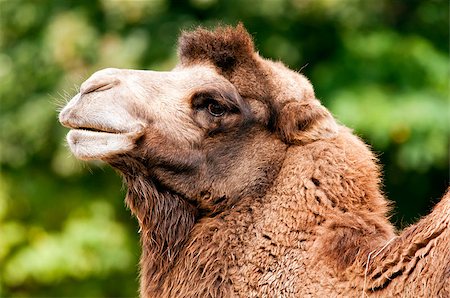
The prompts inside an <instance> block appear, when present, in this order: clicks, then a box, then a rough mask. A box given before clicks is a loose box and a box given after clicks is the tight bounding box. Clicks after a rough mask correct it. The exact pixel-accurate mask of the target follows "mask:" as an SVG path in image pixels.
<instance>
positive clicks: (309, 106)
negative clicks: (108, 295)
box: [60, 25, 450, 297]
mask: <svg viewBox="0 0 450 298" xmlns="http://www.w3.org/2000/svg"><path fill="white" fill-rule="evenodd" d="M179 56H180V64H179V65H178V66H177V67H176V69H175V70H174V73H177V72H179V71H185V72H188V73H189V72H190V71H191V72H192V73H191V74H192V75H195V74H197V72H202V73H205V74H206V75H205V76H203V78H208V80H209V81H208V82H205V85H207V87H208V88H209V89H207V91H205V89H204V87H205V86H203V85H202V82H182V85H180V86H182V87H183V88H185V86H191V85H192V86H197V87H192V88H194V89H195V88H198V90H196V89H195V90H194V91H192V90H191V89H192V88H191V87H189V88H191V89H189V88H187V87H186V88H187V89H186V90H190V91H189V92H190V93H189V94H186V95H181V99H178V100H179V101H178V102H179V103H180V104H183V107H180V109H179V110H176V109H174V110H173V111H175V112H176V114H174V115H172V117H178V116H176V115H181V116H183V117H184V118H182V119H183V120H180V119H175V120H177V121H173V119H166V118H161V117H160V118H161V119H159V118H158V121H161V122H164V121H166V122H167V123H166V122H164V123H163V124H164V125H160V126H158V125H155V119H154V118H152V117H155V116H151V115H152V113H149V112H148V111H149V110H146V109H150V110H151V109H152V104H155V102H154V101H153V102H152V100H155V99H154V98H153V97H154V94H153V93H152V92H157V94H158V96H160V97H161V98H160V100H161V101H164V103H166V102H167V103H168V102H171V103H172V104H173V103H174V102H176V101H174V100H173V99H170V100H171V101H169V100H166V99H165V98H164V96H167V97H169V96H173V95H171V94H172V93H170V92H169V91H170V90H168V91H167V90H166V91H167V92H165V89H164V88H167V89H169V87H165V86H166V85H165V83H164V80H163V79H161V78H160V76H158V75H157V74H154V73H144V72H139V73H137V74H136V77H137V78H139V77H140V76H141V78H142V81H143V83H142V86H146V88H147V89H145V88H144V89H143V90H145V91H142V92H140V93H138V95H139V96H143V98H145V99H147V98H148V100H147V101H148V102H150V104H147V102H146V101H141V102H140V104H138V103H139V101H134V99H133V98H131V99H130V97H127V100H130V103H129V104H128V105H127V106H130V107H131V108H129V110H127V111H128V113H129V115H128V114H127V115H128V116H127V117H132V116H134V117H135V118H136V119H138V120H139V121H137V120H136V121H137V122H136V123H138V124H139V125H141V123H142V125H143V127H146V128H145V130H143V131H138V132H139V133H140V134H138V135H142V136H141V137H139V139H138V140H136V143H135V147H134V148H133V149H132V150H126V151H124V152H121V153H120V154H118V153H117V154H110V155H108V156H102V157H101V158H102V159H103V160H105V161H107V162H108V163H110V164H111V165H112V166H113V167H115V168H117V169H118V170H120V172H121V173H122V174H123V176H124V179H125V181H126V184H127V185H128V193H127V197H126V202H127V205H128V206H129V207H130V209H131V211H132V212H133V214H134V215H135V216H136V217H137V219H138V220H139V224H140V227H141V241H142V258H141V289H140V293H141V296H142V297H358V296H359V297H366V296H371V297H397V296H398V297H449V295H450V284H449V279H450V254H449V251H450V244H449V243H450V232H449V225H450V195H449V193H447V194H446V195H445V196H444V198H443V199H442V201H441V202H440V203H439V204H438V205H437V206H436V207H435V209H434V210H433V212H432V213H431V214H430V215H428V216H427V217H425V218H423V219H422V220H420V221H419V222H418V223H417V224H415V225H413V226H411V227H409V228H408V229H406V230H405V231H403V232H402V233H400V234H397V233H396V232H395V231H394V228H393V226H392V224H391V223H390V222H389V220H388V217H387V213H388V211H389V202H388V201H387V200H386V199H385V197H384V196H383V194H382V192H381V191H380V170H379V168H378V165H377V160H376V158H375V157H374V155H373V154H372V152H371V151H370V149H369V148H368V147H367V146H366V145H365V144H364V143H363V142H362V141H361V140H360V139H359V138H358V137H356V136H355V135H353V134H352V132H351V130H349V129H347V128H345V127H344V126H342V125H338V124H337V123H336V121H335V120H334V118H333V117H332V115H331V114H330V113H329V112H328V110H327V109H326V108H325V107H323V106H322V105H321V104H320V102H319V101H318V100H317V99H316V98H315V95H314V91H313V88H312V86H311V84H310V83H309V81H308V80H307V79H306V78H305V77H304V76H303V75H301V74H299V73H296V72H293V71H291V70H289V69H287V68H286V67H285V66H284V65H283V64H282V63H279V62H273V61H270V60H266V59H263V58H262V57H260V56H259V55H258V54H257V52H255V49H254V45H253V41H252V39H251V37H250V35H249V34H248V33H247V32H246V30H245V29H244V27H243V26H242V25H238V26H237V27H236V28H233V27H220V28H217V29H216V30H214V31H209V30H206V29H203V28H199V29H197V30H195V31H193V32H185V33H183V34H182V36H181V37H180V41H179ZM111 73H112V74H113V75H112V77H114V78H115V82H118V83H117V84H116V85H117V86H116V85H115V86H114V88H123V86H122V84H124V85H126V82H127V81H126V79H124V78H125V77H129V76H130V75H135V73H134V72H133V71H121V70H113V71H108V76H111ZM98 76H100V77H102V76H101V75H98ZM185 77H186V76H178V77H177V78H180V80H183V78H185ZM152 78H154V80H159V81H157V83H152ZM211 80H213V82H211ZM100 81H102V82H103V81H104V80H100ZM133 82H136V80H134V81H133ZM144 82H145V83H144ZM173 82H175V81H173ZM177 82H178V81H177ZM90 84H91V85H92V84H94V86H93V87H92V86H91V89H93V90H94V91H97V90H98V91H99V92H102V90H101V86H96V85H95V82H94V81H92V80H91V81H90ZM136 84H138V85H137V86H140V85H139V82H137V83H136ZM152 84H154V85H155V86H156V87H155V86H153V85H152ZM173 84H176V83H172V85H170V84H169V85H168V86H170V87H172V86H174V85H173ZM97 85H98V83H97ZM102 86H104V83H103V85H102ZM107 86H108V87H109V88H113V87H112V86H109V85H107ZM148 86H150V87H148ZM125 87H126V86H125ZM95 88H97V89H95ZM202 88H203V89H202ZM119 90H121V89H119ZM155 90H156V91H155ZM108 92H112V91H111V90H110V91H108ZM145 92H147V93H145ZM105 94H106V93H105ZM115 94H119V93H115ZM167 94H169V95H167ZM83 96H84V98H85V99H84V100H86V101H87V100H88V99H89V100H94V99H92V95H89V94H87V93H85V94H80V95H79V96H78V97H77V98H76V100H77V101H79V102H83ZM89 96H91V97H89ZM96 96H97V97H96V98H95V100H100V99H99V98H101V96H102V93H98V94H96ZM165 100H166V101H165ZM211 102H215V103H219V106H217V105H212V106H211ZM186 103H188V104H186ZM77 104H78V105H81V104H79V103H77V102H75V103H72V104H71V105H70V107H69V108H66V109H65V110H64V111H63V112H61V115H60V119H61V122H62V123H64V125H66V126H68V127H71V128H74V129H77V128H80V127H81V128H83V127H89V128H91V126H90V125H92V121H91V122H90V121H89V119H87V120H86V119H84V120H83V121H87V122H89V123H88V124H89V125H87V124H76V125H75V124H71V123H73V122H74V120H71V118H70V117H74V116H73V115H75V114H76V113H75V112H74V109H76V107H77ZM118 104H119V105H121V104H120V103H118ZM93 106H95V105H87V107H86V108H84V109H86V110H83V109H82V108H80V109H79V111H76V112H77V113H78V114H80V113H81V112H90V110H89V108H91V109H92V107H93ZM120 107H121V108H123V106H120ZM159 108H160V106H159ZM183 109H184V110H183ZM186 109H188V110H186ZM209 109H213V110H209ZM208 110H209V111H210V112H209V114H208ZM146 111H147V112H146ZM161 111H162V112H164V110H161ZM222 112H223V113H222ZM211 113H212V114H211ZM71 115H72V116H71ZM212 115H213V116H212ZM164 116H165V117H168V115H165V114H164ZM71 121H72V122H71ZM183 121H186V127H187V126H189V129H185V128H184V127H183ZM157 124H158V123H157ZM139 125H138V126H137V127H140V126H139ZM94 128H95V125H94ZM164 128H170V129H171V131H170V132H168V131H165V130H164ZM173 132H176V133H178V132H180V133H179V134H178V135H177V137H174V136H172V134H174V133H173ZM189 132H191V133H192V134H195V135H193V136H192V137H191V138H190V136H189ZM93 135H95V133H93ZM124 143H125V144H127V145H129V142H128V141H126V142H125V141H124ZM87 148H89V147H87ZM105 150H106V149H105ZM105 152H106V153H107V151H105ZM106 153H105V154H106ZM87 156H89V152H87Z"/></svg>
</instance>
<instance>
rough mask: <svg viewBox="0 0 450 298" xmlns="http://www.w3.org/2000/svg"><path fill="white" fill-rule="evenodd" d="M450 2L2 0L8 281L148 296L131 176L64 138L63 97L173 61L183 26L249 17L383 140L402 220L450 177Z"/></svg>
mask: <svg viewBox="0 0 450 298" xmlns="http://www.w3.org/2000/svg"><path fill="white" fill-rule="evenodd" d="M448 12H449V10H448V2H447V1H444V0H428V1H420V0H410V1H407V2H405V1H395V0H392V1H389V0H380V1H365V0H334V1H330V0H279V1H277V0H260V1H256V0H253V1H238V0H229V1H226V0H222V1H219V0H190V1H176V0H151V1H132V0H128V1H119V0H117V1H112V0H97V1H90V0H82V1H63V0H54V1H44V0H42V1H32V0H29V1H25V0H2V1H1V2H0V49H1V50H0V99H1V102H0V115H1V116H0V133H1V135H0V136H1V138H0V165H1V173H0V296H2V297H9V296H14V297H30V296H54V297H56V296H66V297H70V296H72V297H74V296H78V297H106V296H117V297H119V296H122V297H125V296H137V265H136V264H137V262H138V256H139V249H138V236H137V226H136V223H135V221H134V220H133V219H132V218H131V216H130V215H129V212H128V211H127V210H125V208H124V206H123V196H124V191H123V190H122V189H121V182H120V178H119V177H118V176H117V175H115V174H114V172H113V171H112V170H111V169H110V168H109V167H105V166H104V165H103V164H101V163H91V164H88V165H87V164H83V163H80V162H78V161H76V160H74V158H73V157H72V156H71V155H70V153H69V152H68V150H67V148H66V147H65V145H64V141H63V140H64V135H65V133H66V130H65V129H64V128H62V127H60V125H59V124H58V123H57V120H56V116H57V112H56V111H55V110H56V109H57V106H62V105H64V103H65V102H66V101H67V100H68V99H70V97H71V96H73V95H74V94H75V93H76V90H77V87H76V86H79V84H80V83H81V82H82V81H83V80H84V79H86V78H87V77H88V76H89V75H90V74H91V73H92V72H94V71H95V70H98V69H100V68H104V67H122V68H140V69H156V70H161V69H165V70H167V69H170V68H171V67H173V66H174V65H175V63H176V49H175V46H176V39H177V36H178V34H179V32H180V30H181V29H190V28H193V27H195V26H196V25H203V26H206V27H210V26H214V25H216V24H217V23H223V24H236V23H237V22H238V21H242V22H243V23H244V24H245V26H246V27H247V28H248V30H249V31H250V32H251V33H252V34H253V35H254V37H255V42H256V45H257V47H258V48H259V50H260V52H261V54H262V55H263V56H265V57H271V58H273V59H276V60H282V61H284V62H285V63H286V64H288V65H289V66H290V67H291V68H294V69H298V70H300V69H301V70H302V72H303V73H305V74H306V75H307V76H308V77H309V78H310V79H311V81H312V83H313V84H314V86H315V87H316V93H317V96H318V98H320V99H321V100H322V101H323V102H324V104H325V105H326V106H328V107H329V108H330V109H331V111H332V112H333V113H334V114H335V115H336V117H337V118H338V119H340V121H341V122H342V123H344V124H346V125H348V126H350V127H352V128H354V129H355V131H356V133H358V134H359V135H361V136H362V137H363V138H364V139H365V140H366V141H367V142H368V143H370V144H371V145H372V146H373V148H374V150H375V151H376V152H378V153H379V155H380V159H381V162H382V164H383V166H384V173H385V185H386V186H385V191H386V193H387V195H388V197H390V198H391V199H392V200H395V201H396V205H397V208H396V209H395V213H394V220H395V222H396V223H397V225H399V226H403V225H405V224H407V223H410V222H411V221H412V220H413V219H415V218H417V217H419V216H420V215H423V214H425V213H427V212H428V211H429V209H430V208H431V206H432V203H433V202H435V201H436V200H437V198H439V197H440V196H441V195H442V193H443V192H444V190H445V188H446V187H447V185H448V162H449V155H448V136H449V130H450V126H449V123H448V121H449V117H448V116H449V115H448V112H449V109H448V104H449V102H448V91H449V90H448V82H449V69H448V62H449V59H448V58H449V57H448V53H449V37H448V25H449V24H448V21H449V16H448Z"/></svg>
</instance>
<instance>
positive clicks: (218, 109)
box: [208, 102, 225, 117]
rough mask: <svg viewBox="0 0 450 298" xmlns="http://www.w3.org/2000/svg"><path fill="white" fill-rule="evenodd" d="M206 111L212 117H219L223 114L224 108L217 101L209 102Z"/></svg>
mask: <svg viewBox="0 0 450 298" xmlns="http://www.w3.org/2000/svg"><path fill="white" fill-rule="evenodd" d="M208 112H209V113H210V114H211V115H213V116H214V117H220V116H223V115H224V114H225V108H224V107H223V106H221V105H220V104H218V103H217V102H211V103H209V104H208Z"/></svg>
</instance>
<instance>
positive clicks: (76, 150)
mask: <svg viewBox="0 0 450 298" xmlns="http://www.w3.org/2000/svg"><path fill="white" fill-rule="evenodd" d="M140 136H142V133H138V132H130V133H107V132H95V131H88V130H81V129H72V130H71V131H70V132H69V133H68V134H67V143H68V144H69V147H70V150H71V151H72V153H73V154H74V155H75V157H77V158H79V159H84V160H89V159H105V158H108V157H111V156H112V155H117V154H121V153H126V152H128V151H130V150H132V149H133V148H134V147H135V142H136V140H137V139H138V138H139V137H140Z"/></svg>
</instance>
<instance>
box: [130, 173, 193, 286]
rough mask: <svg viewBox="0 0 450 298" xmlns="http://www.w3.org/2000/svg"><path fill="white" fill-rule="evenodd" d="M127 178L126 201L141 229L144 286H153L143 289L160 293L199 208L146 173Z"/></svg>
mask: <svg viewBox="0 0 450 298" xmlns="http://www.w3.org/2000/svg"><path fill="white" fill-rule="evenodd" d="M126 182H127V184H128V193H127V198H126V202H127V204H128V206H129V207H130V209H131V211H132V212H133V213H134V215H135V216H136V217H137V219H138V220H139V225H140V229H141V231H140V233H141V241H142V256H141V287H144V286H145V287H153V289H148V288H145V289H143V288H141V292H146V293H148V292H153V293H158V288H160V287H161V285H162V283H163V281H164V279H165V277H166V275H167V274H168V273H169V272H170V270H171V267H172V266H173V265H174V263H175V260H176V259H177V257H178V253H179V251H180V249H181V248H182V247H183V245H184V243H185V241H186V239H187V237H188V234H189V232H190V231H191V229H192V227H193V225H194V222H195V218H196V210H195V208H194V207H192V206H191V205H189V203H187V202H185V201H184V200H183V199H182V198H180V197H179V196H178V195H176V194H173V193H171V192H169V191H166V190H164V189H161V188H160V187H158V186H157V185H155V184H154V183H153V182H152V181H151V180H149V179H146V178H145V177H133V178H129V177H126Z"/></svg>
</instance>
